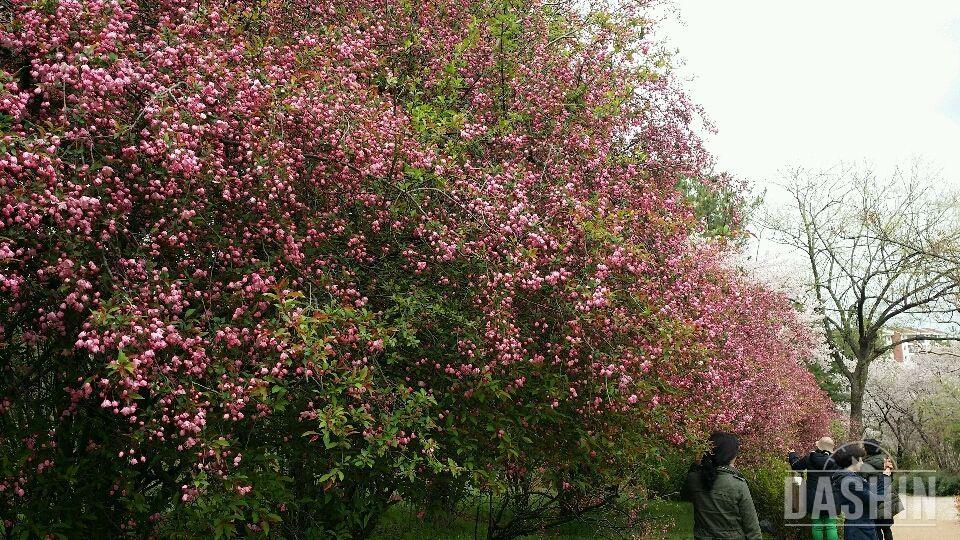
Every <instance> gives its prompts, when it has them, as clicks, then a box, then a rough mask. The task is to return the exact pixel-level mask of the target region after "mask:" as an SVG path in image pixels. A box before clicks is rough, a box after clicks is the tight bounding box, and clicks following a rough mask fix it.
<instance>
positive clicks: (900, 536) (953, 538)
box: [893, 495, 960, 540]
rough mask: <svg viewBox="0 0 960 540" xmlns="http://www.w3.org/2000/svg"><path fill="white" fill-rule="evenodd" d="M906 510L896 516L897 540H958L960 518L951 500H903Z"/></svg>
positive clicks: (945, 498)
mask: <svg viewBox="0 0 960 540" xmlns="http://www.w3.org/2000/svg"><path fill="white" fill-rule="evenodd" d="M903 502H904V505H905V506H906V509H905V510H904V512H903V513H902V514H900V515H899V516H897V518H896V522H895V523H894V526H893V537H894V538H896V539H897V540H960V517H958V515H957V507H956V505H955V504H954V499H953V498H952V497H913V496H909V495H907V496H905V497H903Z"/></svg>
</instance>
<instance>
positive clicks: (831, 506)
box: [787, 437, 838, 540]
mask: <svg viewBox="0 0 960 540" xmlns="http://www.w3.org/2000/svg"><path fill="white" fill-rule="evenodd" d="M834 446H835V445H834V442H833V439H831V438H830V437H821V438H820V440H818V441H817V444H816V450H814V451H812V452H810V453H809V454H807V455H805V456H803V457H800V456H797V453H796V452H794V451H793V450H791V451H790V454H789V455H788V457H787V459H788V460H789V461H790V467H791V468H792V469H793V470H795V471H806V472H807V475H806V480H805V482H804V484H805V488H806V489H805V494H806V497H805V500H806V507H805V508H806V509H807V513H808V514H810V533H811V535H812V536H813V540H837V538H838V535H837V505H836V502H835V501H834V498H833V485H832V484H831V483H830V477H831V476H832V475H833V472H834V469H836V468H837V466H836V464H835V463H834V462H833V459H831V457H830V456H831V455H832V454H833V450H834Z"/></svg>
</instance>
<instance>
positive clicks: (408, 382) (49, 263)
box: [0, 0, 826, 537]
mask: <svg viewBox="0 0 960 540" xmlns="http://www.w3.org/2000/svg"><path fill="white" fill-rule="evenodd" d="M645 13H646V11H645V6H644V4H643V3H639V4H630V3H628V4H626V5H621V6H619V7H618V8H617V9H615V10H606V9H600V8H597V9H591V11H589V12H584V11H581V10H574V9H572V8H571V9H566V8H562V7H561V6H558V5H555V4H550V3H546V4H544V3H539V2H528V1H520V0H516V1H513V0H510V1H504V2H490V1H486V0H484V1H463V2H449V1H437V2H430V3H426V4H417V5H414V4H411V3H409V2H405V1H402V0H384V1H375V2H358V1H341V2H316V1H309V2H305V3H301V4H297V5H291V4H283V3H279V2H277V3H248V2H239V3H238V2H225V1H220V0H208V1H203V2H199V1H191V0H165V1H158V2H143V1H140V2H136V1H132V0H59V1H50V2H32V1H28V0H14V1H13V2H11V9H10V10H9V13H8V14H6V15H4V19H3V26H2V29H0V47H2V64H0V69H2V70H0V84H2V91H0V126H2V127H3V130H2V131H3V135H2V138H0V290H2V291H3V294H2V296H0V335H2V337H3V339H2V343H3V345H2V347H0V372H2V373H3V377H2V378H0V380H2V383H0V426H2V434H0V448H2V454H0V456H2V457H0V459H2V461H0V464H2V468H0V501H2V505H3V506H2V510H0V516H2V518H3V519H4V522H3V526H4V527H6V528H7V529H8V530H9V529H11V528H12V529H13V530H14V531H28V530H29V531H39V532H41V533H50V534H55V533H64V532H66V531H70V532H72V533H77V531H84V533H85V534H87V535H98V534H99V535H116V534H122V533H127V534H147V533H157V532H158V531H159V532H163V533H165V534H174V533H182V534H193V535H196V534H217V535H233V534H241V533H249V534H262V535H269V534H276V531H278V530H282V531H285V532H281V533H279V534H281V535H283V534H287V535H290V534H294V532H297V531H300V532H303V531H307V532H312V533H314V534H324V535H343V536H351V537H362V536H365V535H368V534H369V533H370V532H371V531H372V530H373V528H374V527H375V526H376V523H377V518H378V517H379V516H380V515H381V514H382V512H383V510H384V509H385V508H386V507H387V506H388V505H390V504H392V503H394V502H396V501H398V500H407V501H410V502H412V503H422V502H425V501H426V500H428V499H430V498H431V497H434V496H435V495H436V491H437V490H439V489H440V488H442V487H443V486H449V485H451V484H457V485H461V486H467V487H469V488H470V489H472V490H475V491H481V492H484V493H486V494H488V495H489V500H491V501H494V500H495V499H496V500H497V501H499V502H500V503H502V504H501V508H502V507H504V506H506V505H513V507H515V508H526V509H530V508H540V507H539V506H536V505H539V504H540V502H545V503H546V506H544V508H548V509H549V512H547V513H546V514H545V515H548V516H549V517H548V518H547V519H544V518H542V515H543V514H540V516H541V517H539V518H537V521H531V520H525V519H512V520H511V519H508V520H497V519H492V523H491V524H490V526H489V527H488V529H489V531H488V535H490V536H512V535H516V534H521V533H523V532H525V531H526V530H528V528H529V527H531V526H538V527H540V526H544V525H545V524H547V525H549V524H551V523H556V522H559V521H562V520H563V519H567V518H565V516H571V515H577V514H578V513H580V512H582V511H585V510H589V509H591V508H595V507H597V506H602V505H604V504H606V503H608V502H610V501H611V500H612V498H614V497H617V496H623V497H627V498H629V496H630V495H631V494H636V492H635V490H636V489H639V488H642V485H640V483H639V482H638V480H637V479H638V478H640V477H642V474H638V473H637V472H638V471H641V472H642V471H645V470H651V469H652V468H654V467H655V466H656V463H657V460H658V459H659V457H660V456H662V455H663V454H664V453H667V452H669V451H671V449H672V448H675V447H676V446H677V445H679V446H682V447H694V446H696V445H697V444H698V443H699V442H700V441H702V439H703V436H704V434H705V433H707V432H708V431H709V430H710V429H713V428H716V427H723V428H727V429H736V430H738V431H740V432H742V433H744V434H749V437H750V438H751V440H754V441H756V442H758V443H759V442H760V441H764V445H765V446H764V447H765V448H766V449H767V450H770V449H771V447H770V446H769V444H770V443H769V441H773V443H774V444H773V445H772V449H774V450H776V449H777V448H778V447H779V448H781V449H782V448H785V447H786V446H787V445H788V443H789V442H792V441H793V440H795V439H796V438H798V437H799V438H804V437H806V438H809V437H810V436H811V433H812V432H816V431H817V428H816V423H817V422H819V421H820V418H819V417H818V416H817V415H816V414H815V413H816V411H817V410H818V408H822V407H825V406H826V405H825V402H826V400H825V398H824V396H823V395H822V394H820V393H817V392H813V391H810V390H809V388H813V387H815V385H812V384H803V383H804V382H806V381H808V379H809V374H808V373H806V372H805V371H804V370H803V368H802V364H801V362H800V360H801V359H802V358H803V356H804V355H806V354H808V352H809V347H810V346H811V340H810V339H809V334H808V332H807V329H806V327H805V326H804V325H803V324H802V323H800V322H799V319H798V318H797V316H796V313H795V311H794V310H793V308H792V306H790V304H789V302H787V300H786V298H785V297H784V296H783V295H781V294H778V293H775V292H771V291H769V290H767V289H765V288H763V287H761V286H758V285H756V284H754V283H751V282H750V281H749V280H748V279H745V278H744V277H743V276H741V275H738V274H737V272H736V271H734V270H731V269H729V268H727V267H726V266H725V265H724V264H723V257H724V251H725V250H726V249H727V248H725V247H724V245H723V244H722V242H707V241H703V240H702V239H701V238H700V236H699V232H700V229H699V227H700V225H699V223H700V222H699V221H698V220H697V218H696V216H695V215H694V208H693V206H692V205H691V204H690V202H689V200H688V199H687V198H686V197H685V193H684V192H683V190H681V189H679V188H678V181H679V179H680V178H681V177H685V178H701V177H702V178H705V175H704V173H703V171H704V170H706V169H705V167H706V165H708V157H707V156H706V155H705V153H704V152H703V150H702V149H701V147H700V144H699V141H698V140H697V138H696V137H695V136H694V135H693V133H692V131H691V128H690V122H691V118H692V117H693V116H694V115H695V114H696V109H695V108H694V107H693V106H692V105H691V104H690V103H689V102H688V101H687V100H686V99H685V97H684V96H683V94H682V93H681V92H680V91H679V89H678V88H677V87H676V86H675V84H674V82H673V80H672V79H671V77H670V75H669V70H668V69H667V61H666V58H665V57H664V56H663V55H662V54H661V53H660V52H658V49H657V47H656V46H655V43H654V42H652V41H650V38H649V37H648V36H649V33H648V30H649V28H648V27H649V21H648V20H647V18H646V17H645ZM719 187H720V186H718V188H719ZM811 426H813V427H811ZM811 429H812V430H813V431H812V432H811ZM757 446H759V444H758V445H757ZM611 486H614V487H615V489H611ZM538 501H540V502H538ZM491 510H492V512H491V516H494V517H495V516H496V508H491ZM512 515H513V516H514V517H516V516H521V517H522V516H524V514H523V513H522V512H517V513H514V514H512Z"/></svg>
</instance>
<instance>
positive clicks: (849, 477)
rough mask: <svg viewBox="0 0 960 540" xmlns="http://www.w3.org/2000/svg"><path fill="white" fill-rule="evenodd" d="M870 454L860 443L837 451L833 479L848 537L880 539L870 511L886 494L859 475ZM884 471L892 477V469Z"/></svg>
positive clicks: (866, 539)
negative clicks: (882, 493)
mask: <svg viewBox="0 0 960 540" xmlns="http://www.w3.org/2000/svg"><path fill="white" fill-rule="evenodd" d="M866 455H867V453H866V451H865V450H864V449H863V446H861V445H860V444H858V443H850V444H846V445H844V446H842V447H841V448H840V449H839V450H837V451H836V452H834V453H833V461H834V462H835V463H836V464H837V467H838V470H836V471H834V473H833V476H832V477H831V478H830V480H831V483H832V484H833V491H834V497H835V498H836V501H837V505H838V506H839V508H840V510H841V511H842V512H843V516H844V522H843V538H844V540H877V529H876V523H875V522H874V521H873V518H872V517H871V516H870V513H871V508H875V507H876V505H878V504H879V502H880V501H881V500H882V499H883V496H882V495H880V494H879V493H877V491H876V490H875V489H874V488H873V487H871V486H870V484H869V483H868V482H867V480H866V479H864V478H863V477H862V476H860V475H859V474H858V473H859V472H860V468H861V466H862V465H863V458H864V457H866ZM883 474H884V475H885V476H890V474H891V469H889V468H888V469H885V470H884V471H883Z"/></svg>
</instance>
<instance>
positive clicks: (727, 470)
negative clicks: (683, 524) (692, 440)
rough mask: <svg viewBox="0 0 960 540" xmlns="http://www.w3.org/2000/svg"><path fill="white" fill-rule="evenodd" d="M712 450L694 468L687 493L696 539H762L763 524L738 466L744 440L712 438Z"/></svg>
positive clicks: (728, 436) (724, 435) (727, 436)
mask: <svg viewBox="0 0 960 540" xmlns="http://www.w3.org/2000/svg"><path fill="white" fill-rule="evenodd" d="M710 444H711V449H710V450H709V451H708V452H707V453H705V454H704V455H703V459H702V460H700V463H699V464H694V465H693V466H691V467H690V471H689V472H688V473H687V480H686V484H685V485H684V492H685V494H686V495H687V496H688V497H689V498H690V500H691V501H692V502H693V537H694V538H695V539H696V540H734V539H736V540H760V537H761V533H760V522H759V520H758V519H757V510H756V508H755V507H754V506H753V497H751V496H750V489H749V488H748V487H747V481H746V480H745V479H744V478H743V476H742V475H741V474H740V471H738V470H737V469H736V468H735V467H734V462H735V460H736V457H737V453H738V452H739V450H740V440H739V439H738V438H737V437H736V436H735V435H731V434H729V433H721V432H717V433H714V434H713V435H711V436H710Z"/></svg>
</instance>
